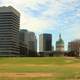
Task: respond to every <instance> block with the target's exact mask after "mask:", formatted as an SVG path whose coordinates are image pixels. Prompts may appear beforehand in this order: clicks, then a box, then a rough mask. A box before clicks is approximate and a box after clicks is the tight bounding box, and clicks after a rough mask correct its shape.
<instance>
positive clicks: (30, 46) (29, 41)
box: [19, 29, 37, 56]
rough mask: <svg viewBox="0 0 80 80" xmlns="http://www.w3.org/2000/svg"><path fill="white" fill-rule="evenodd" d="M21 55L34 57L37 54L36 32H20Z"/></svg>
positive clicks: (23, 30)
mask: <svg viewBox="0 0 80 80" xmlns="http://www.w3.org/2000/svg"><path fill="white" fill-rule="evenodd" d="M19 41H20V54H21V55H23V56H32V55H34V53H35V52H37V39H36V36H35V33H34V32H29V31H27V30H25V29H22V30H20V32H19Z"/></svg>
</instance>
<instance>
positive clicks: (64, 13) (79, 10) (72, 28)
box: [0, 0, 80, 50]
mask: <svg viewBox="0 0 80 80" xmlns="http://www.w3.org/2000/svg"><path fill="white" fill-rule="evenodd" d="M9 5H11V6H13V7H14V8H16V9H17V10H18V11H19V12H20V13H21V20H20V28H21V29H27V30H29V31H33V32H35V34H36V36H37V39H39V37H38V36H39V34H41V33H51V34H52V35H53V40H52V41H53V43H52V44H53V46H55V43H56V41H57V40H58V38H59V37H58V36H59V34H60V33H61V35H62V38H63V40H64V42H65V50H67V45H68V42H69V41H72V40H75V39H80V0H0V6H9Z"/></svg>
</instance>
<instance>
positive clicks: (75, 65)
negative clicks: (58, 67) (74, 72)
mask: <svg viewBox="0 0 80 80" xmlns="http://www.w3.org/2000/svg"><path fill="white" fill-rule="evenodd" d="M64 66H65V67H70V68H80V63H77V64H68V65H64Z"/></svg>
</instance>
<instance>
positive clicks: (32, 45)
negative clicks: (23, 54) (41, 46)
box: [28, 32, 37, 51]
mask: <svg viewBox="0 0 80 80" xmlns="http://www.w3.org/2000/svg"><path fill="white" fill-rule="evenodd" d="M28 34H29V35H28V36H29V39H28V49H29V50H31V51H37V38H36V36H35V33H34V32H29V33H28Z"/></svg>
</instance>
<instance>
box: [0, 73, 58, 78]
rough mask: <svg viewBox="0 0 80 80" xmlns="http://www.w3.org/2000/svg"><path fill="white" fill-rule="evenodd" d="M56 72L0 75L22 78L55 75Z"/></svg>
mask: <svg viewBox="0 0 80 80" xmlns="http://www.w3.org/2000/svg"><path fill="white" fill-rule="evenodd" d="M58 75H59V74H57V73H0V77H8V78H12V77H13V78H18V77H19V78H20V77H21V78H24V77H30V78H31V77H56V76H58Z"/></svg>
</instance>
